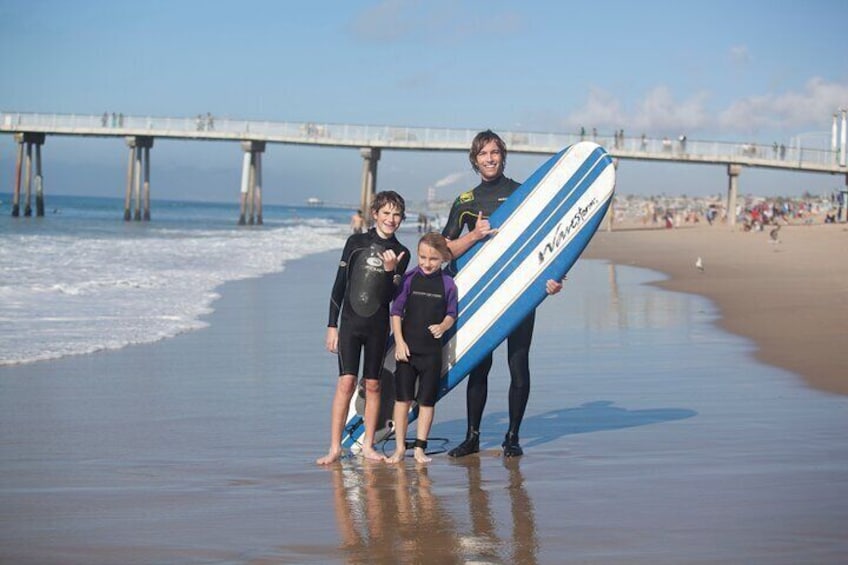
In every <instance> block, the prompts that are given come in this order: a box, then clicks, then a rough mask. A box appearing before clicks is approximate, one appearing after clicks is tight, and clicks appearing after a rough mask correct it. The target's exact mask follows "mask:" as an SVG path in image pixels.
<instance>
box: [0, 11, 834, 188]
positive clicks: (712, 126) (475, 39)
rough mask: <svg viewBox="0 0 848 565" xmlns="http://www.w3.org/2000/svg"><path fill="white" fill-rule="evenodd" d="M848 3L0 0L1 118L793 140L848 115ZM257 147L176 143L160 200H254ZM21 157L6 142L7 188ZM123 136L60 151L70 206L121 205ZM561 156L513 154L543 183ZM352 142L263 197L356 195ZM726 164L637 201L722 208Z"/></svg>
mask: <svg viewBox="0 0 848 565" xmlns="http://www.w3.org/2000/svg"><path fill="white" fill-rule="evenodd" d="M846 28H848V2H845V1H844V0H808V1H807V2H804V3H801V2H788V1H785V0H771V1H761V0H748V1H745V2H739V1H738V0H734V1H725V0H714V1H711V2H681V1H679V0H677V1H670V2H667V1H651V0H644V1H642V2H631V1H628V0H625V1H619V0H607V1H605V2H572V1H566V0H555V1H535V0H527V1H522V2H515V1H500V0H489V1H487V2H470V1H458V0H444V1H443V0H426V1H417V0H382V1H381V0H376V1H335V2H327V1H320V0H316V1H311V2H302V1H288V0H277V1H273V0H267V1H266V0H240V1H218V0H203V1H195V0H170V1H165V0H149V1H147V2H137V1H133V2H130V1H126V0H105V1H100V0H96V1H95V0H71V1H68V0H37V1H32V0H0V67H2V69H3V78H2V79H0V85H2V86H0V111H4V112H15V111H21V112H38V113H62V114H93V115H100V114H102V113H103V112H104V111H108V112H122V113H124V114H126V115H132V116H156V117H184V116H195V115H197V114H198V113H203V114H205V113H206V112H211V113H212V114H213V115H215V116H218V117H230V118H238V119H251V120H271V121H292V122H316V123H332V124H370V125H392V126H416V127H448V128H468V129H472V130H482V129H487V128H491V129H493V130H495V131H498V130H501V131H503V130H512V131H533V132H557V133H574V132H577V131H578V130H579V129H580V127H581V126H584V127H586V128H587V130H590V129H591V128H593V127H595V128H597V129H598V131H599V132H612V131H614V130H618V129H624V130H625V134H626V135H640V134H641V133H643V132H644V133H646V134H647V135H648V136H650V137H662V136H665V135H668V136H671V137H677V136H678V135H680V134H685V135H686V136H687V137H688V139H690V140H696V139H698V140H719V141H736V140H739V141H752V142H756V143H763V144H767V145H770V144H771V143H773V142H775V141H777V142H779V143H785V144H787V145H789V144H790V142H791V140H792V139H793V138H795V137H796V136H799V135H803V136H805V137H807V138H815V137H816V136H818V137H819V138H822V139H824V138H826V139H827V140H828V141H829V139H830V129H831V125H832V120H833V114H834V113H835V112H837V110H838V109H839V108H846V107H848V33H846V32H847V31H848V29H846ZM241 156H242V152H241V148H240V147H239V146H238V144H236V143H231V142H229V143H228V142H190V141H169V140H157V142H156V143H155V145H154V149H153V151H152V154H151V164H152V178H151V182H152V194H153V199H154V200H155V199H156V198H168V199H187V200H214V201H225V202H226V201H233V202H236V201H237V196H238V189H239V182H240V177H241V170H240V169H241V161H242V158H241ZM14 157H15V143H14V141H13V139H12V137H11V136H9V135H3V136H0V192H5V193H9V192H10V191H11V187H12V182H13V180H12V179H13V173H14ZM125 159H126V148H125V146H124V144H123V142H122V140H120V139H96V138H59V137H55V136H53V137H48V140H47V142H46V144H45V146H44V148H43V160H44V179H45V180H44V186H45V194H46V195H47V198H49V195H50V194H51V193H52V194H77V195H96V196H109V195H113V196H117V197H122V196H123V192H124V182H125V180H124V179H125V172H126V171H125V167H126V163H125ZM542 160H543V158H542V157H541V156H521V155H511V156H510V158H509V161H508V164H507V171H506V172H507V174H508V176H511V177H513V178H515V179H516V180H519V181H520V180H523V178H525V177H526V176H528V175H529V174H530V173H531V172H532V171H533V170H534V169H535V168H536V166H537V165H538V164H540V163H541V161H542ZM361 174H362V160H361V157H360V156H359V152H358V151H357V150H355V149H327V148H304V147H296V146H290V145H279V144H275V145H272V146H269V147H268V149H267V150H266V153H265V155H264V158H263V185H264V186H263V197H264V200H265V201H266V202H269V203H289V204H302V203H303V202H304V201H305V199H306V198H308V197H313V196H314V197H318V198H321V199H323V200H325V201H328V202H338V203H355V202H356V201H357V200H358V194H359V187H360V183H361ZM476 182H477V180H476V177H475V175H474V174H473V172H472V171H471V169H470V166H469V164H468V160H467V156H466V155H465V154H463V153H459V152H448V153H433V152H399V151H384V152H383V154H382V157H381V159H380V161H379V165H378V177H377V189H378V190H383V189H394V190H397V191H399V192H400V193H401V194H403V195H404V196H406V197H407V199H408V200H410V201H421V200H424V199H425V197H426V194H427V191H428V189H429V188H431V187H435V188H436V190H437V192H438V196H439V197H440V198H445V199H452V198H453V197H454V196H455V195H456V194H458V193H459V192H461V191H463V190H467V189H468V188H471V187H472V186H474V185H475V184H476ZM844 185H845V177H844V176H842V175H840V176H833V175H827V174H820V173H819V174H815V173H798V172H776V171H769V170H763V169H747V168H746V169H745V170H743V172H742V174H741V176H740V178H739V190H740V192H742V193H750V194H758V195H797V196H800V195H801V194H802V193H803V192H804V191H809V192H812V193H815V194H821V193H825V192H830V191H832V190H834V189H839V188H841V187H843V186H844ZM726 190H727V175H726V169H725V167H723V166H719V165H681V164H662V163H645V162H638V161H623V162H622V163H621V164H620V166H619V169H618V182H617V191H618V193H619V194H621V195H627V194H634V195H649V194H668V195H677V194H687V195H708V194H719V193H721V194H724V193H725V192H726Z"/></svg>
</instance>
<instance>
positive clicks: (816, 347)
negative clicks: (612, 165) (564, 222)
mask: <svg viewBox="0 0 848 565" xmlns="http://www.w3.org/2000/svg"><path fill="white" fill-rule="evenodd" d="M847 249H848V227H846V226H845V224H827V225H824V224H820V225H789V226H782V227H781V229H780V231H779V232H778V239H777V241H774V240H773V239H772V238H771V237H770V234H769V228H767V229H766V230H765V231H761V232H759V231H755V232H744V231H742V230H740V229H737V230H733V229H730V228H729V227H727V226H723V225H715V226H709V225H707V224H700V225H693V226H685V227H679V228H674V229H654V228H645V227H642V226H638V225H621V226H618V227H616V228H615V229H614V230H613V231H599V232H598V233H597V234H596V236H595V238H594V239H593V240H592V242H591V244H590V245H589V247H588V248H587V250H586V252H585V253H584V255H583V257H585V258H594V259H607V260H609V261H611V262H613V263H616V264H620V265H631V266H635V267H643V268H648V269H653V270H656V271H660V272H662V273H665V274H667V275H668V276H669V277H670V278H669V279H668V280H664V281H662V282H659V283H657V284H658V286H660V287H662V288H666V289H669V290H674V291H681V292H688V293H694V294H699V295H702V296H705V297H707V298H709V299H710V300H712V301H713V302H714V303H715V304H716V305H717V306H718V308H719V310H720V312H721V321H720V325H721V326H722V327H723V328H725V329H727V330H728V331H730V332H733V333H735V334H737V335H740V336H744V337H747V338H750V339H751V340H753V342H754V343H755V344H756V347H757V352H756V357H757V359H759V360H760V361H762V362H764V363H768V364H771V365H774V366H777V367H781V368H784V369H787V370H790V371H792V372H794V373H797V374H798V375H800V376H801V377H803V378H804V380H805V381H806V382H807V383H808V384H810V385H811V386H813V387H815V388H817V389H820V390H825V391H828V392H833V393H838V394H848V371H847V370H846V367H848V251H846V250H847ZM698 257H701V259H702V263H703V270H701V269H698V268H697V267H696V260H697V258H698Z"/></svg>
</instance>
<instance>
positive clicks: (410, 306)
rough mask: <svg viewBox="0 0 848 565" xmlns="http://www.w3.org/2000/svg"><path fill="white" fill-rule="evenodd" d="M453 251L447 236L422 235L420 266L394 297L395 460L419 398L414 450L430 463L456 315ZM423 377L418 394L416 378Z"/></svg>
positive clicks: (417, 456)
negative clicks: (446, 266) (445, 352)
mask: <svg viewBox="0 0 848 565" xmlns="http://www.w3.org/2000/svg"><path fill="white" fill-rule="evenodd" d="M450 259H451V253H450V250H449V249H448V245H447V241H445V238H444V237H443V236H441V235H439V234H437V233H428V234H426V235H424V236H422V237H421V239H419V240H418V266H417V267H416V268H415V269H413V270H412V271H410V272H409V273H407V274H406V275H404V277H403V282H402V283H401V287H400V290H398V294H397V296H395V300H394V302H393V303H392V332H393V333H394V336H395V359H396V360H397V368H396V369H395V393H396V397H397V399H396V400H395V410H394V420H395V442H396V444H397V447H396V448H395V452H394V454H393V455H392V456H391V457H389V463H399V462H401V461H403V458H404V456H405V455H406V430H407V424H408V423H409V407H410V405H411V404H412V400H413V399H416V400H418V426H416V429H415V432H416V435H415V443H414V444H413V447H414V450H415V451H414V454H415V460H416V461H418V462H419V463H429V462H430V458H429V457H427V454H426V449H427V437H428V436H429V435H430V427H431V426H432V425H433V413H434V411H435V408H434V407H435V405H436V397H437V395H438V392H439V379H440V378H441V373H442V336H444V335H445V332H447V331H448V330H449V329H451V327H453V324H454V322H455V321H456V312H457V292H456V284H455V283H454V282H453V279H452V278H451V277H450V276H448V275H447V274H446V273H443V272H442V263H444V262H446V261H450ZM416 381H418V394H417V396H416V394H415V382H416Z"/></svg>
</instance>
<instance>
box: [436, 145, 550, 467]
mask: <svg viewBox="0 0 848 565" xmlns="http://www.w3.org/2000/svg"><path fill="white" fill-rule="evenodd" d="M506 155H507V149H506V144H505V143H504V141H503V139H501V138H500V136H498V135H497V134H496V133H494V132H493V131H491V130H486V131H482V132H480V133H478V134H477V135H476V136H475V137H474V140H473V141H472V142H471V149H470V151H469V153H468V159H469V161H471V168H472V169H474V172H476V173H478V174H479V175H480V179H481V182H480V184H479V185H477V186H476V187H475V188H473V189H471V190H469V191H468V192H463V193H462V194H460V195H459V197H458V198H457V199H456V200H455V201H454V203H453V206H452V207H451V211H450V215H449V216H448V220H447V223H446V224H445V228H444V230H443V231H442V235H444V236H445V237H446V238H447V239H448V247H449V248H450V250H451V253H452V254H453V256H454V257H460V256H461V255H462V254H463V253H465V252H466V251H468V250H469V249H470V248H471V247H472V246H473V245H474V244H475V243H477V242H478V241H480V240H483V239H486V238H487V237H492V236H495V234H497V230H496V229H493V228H492V227H491V225H490V224H489V219H488V218H489V216H491V215H492V213H493V212H494V211H495V210H497V208H498V206H500V205H501V203H503V202H504V201H505V200H506V199H507V198H508V197H509V196H510V195H511V194H512V193H513V191H515V189H516V188H518V187H519V186H520V183H518V182H516V181H514V180H512V179H511V178H508V177H506V176H504V167H505V166H506ZM466 229H467V232H466V233H464V234H463V231H464V230H466ZM546 290H547V292H548V294H556V293H558V292H559V291H561V290H562V282H561V281H556V280H548V281H547V283H546ZM535 321H536V313H535V311H534V312H533V313H531V314H530V315H528V316H527V317H526V318H525V319H524V321H522V322H521V323H520V324H519V325H518V326H517V327H516V328H515V329H514V330H513V332H512V333H511V334H510V335H509V337H508V338H507V360H508V363H509V374H510V384H509V429H508V430H507V433H506V437H505V438H504V441H503V444H502V445H503V453H504V456H506V457H517V456H520V455H523V453H524V452H523V450H522V449H521V445H520V444H519V440H518V432H519V428H520V427H521V420H522V419H523V418H524V411H525V409H526V408H527V400H528V399H529V397H530V360H529V357H530V342H531V341H532V339H533V325H534V323H535ZM491 368H492V354H491V353H490V354H489V355H488V356H487V357H486V358H484V359H483V360H482V361H481V362H480V364H479V365H477V367H475V368H474V369H473V370H472V371H471V373H470V374H469V376H468V385H467V388H466V409H467V412H468V429H467V431H466V435H465V441H463V442H462V443H461V444H459V445H458V446H456V447H455V448H453V449H451V450H450V451H449V452H448V455H449V456H451V457H464V456H466V455H470V454H472V453H477V452H478V451H480V422H481V421H482V419H483V410H484V409H485V407H486V397H487V395H488V381H489V370H490V369H491Z"/></svg>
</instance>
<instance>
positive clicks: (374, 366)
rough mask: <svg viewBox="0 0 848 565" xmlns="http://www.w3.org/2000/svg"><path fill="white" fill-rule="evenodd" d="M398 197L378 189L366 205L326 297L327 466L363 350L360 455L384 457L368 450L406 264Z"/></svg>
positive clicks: (338, 451) (337, 445)
mask: <svg viewBox="0 0 848 565" xmlns="http://www.w3.org/2000/svg"><path fill="white" fill-rule="evenodd" d="M405 208H406V205H405V202H404V200H403V197H401V196H400V195H399V194H398V193H396V192H394V191H385V192H379V193H377V194H376V195H375V197H374V202H373V203H372V205H371V216H372V218H373V219H374V227H373V228H371V229H370V230H368V231H367V232H365V233H359V234H353V235H351V236H350V237H348V239H347V242H346V243H345V246H344V250H343V251H342V257H341V261H339V268H338V271H337V272H336V280H335V282H334V283H333V290H332V293H331V296H330V319H329V322H328V323H327V337H326V346H327V349H328V350H329V351H330V352H332V353H337V354H338V359H339V379H338V382H337V384H336V392H335V395H334V397H333V405H332V409H331V415H330V449H329V451H328V452H327V455H325V456H324V457H321V458H319V459H318V460H317V461H316V463H318V464H319V465H327V464H329V463H332V462H333V461H336V460H338V459H339V457H341V455H342V445H341V440H342V433H343V431H344V430H343V428H344V423H345V417H346V416H347V411H348V406H349V405H350V401H351V399H352V398H353V394H354V393H355V392H356V387H357V382H356V381H357V375H358V374H359V361H360V357H361V356H362V355H363V352H364V360H363V361H364V362H363V366H362V376H363V380H364V386H365V415H364V418H363V419H364V421H365V433H364V435H363V443H362V455H363V456H364V457H366V458H367V459H374V460H385V457H383V456H382V455H380V454H379V453H377V451H376V450H375V449H374V432H375V431H376V425H377V418H378V417H379V414H380V373H381V371H382V367H383V359H384V357H385V355H386V340H387V338H388V335H389V303H390V302H391V300H392V297H393V296H394V294H395V289H396V288H397V286H398V285H399V284H400V281H401V278H402V276H403V273H404V272H405V271H406V266H407V265H408V264H409V250H408V249H407V248H406V247H404V246H403V245H401V243H400V242H399V241H398V240H397V238H396V237H395V232H396V231H397V229H398V228H399V227H400V224H401V222H403V220H404V217H405Z"/></svg>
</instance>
